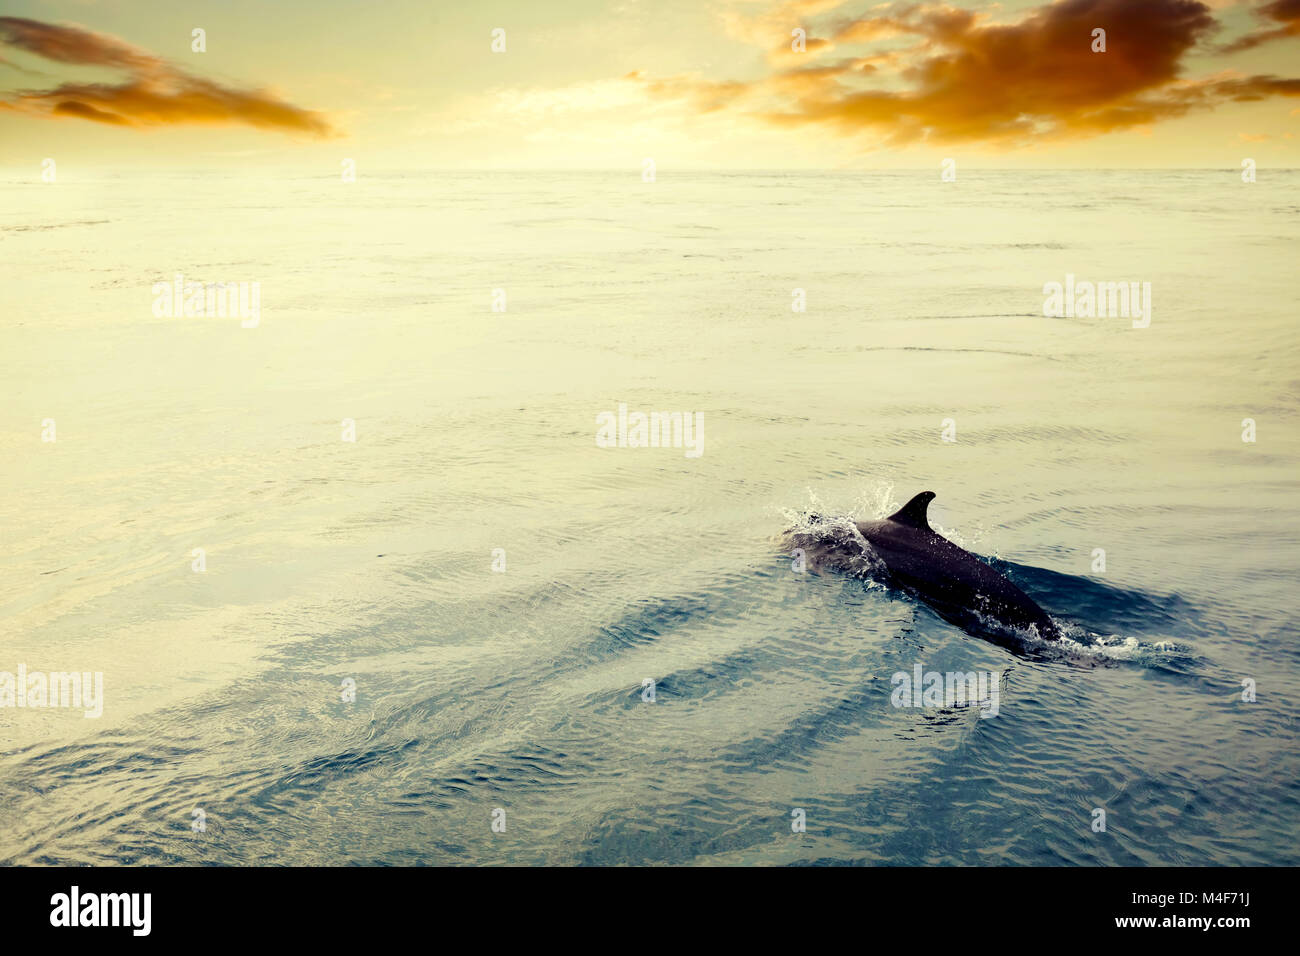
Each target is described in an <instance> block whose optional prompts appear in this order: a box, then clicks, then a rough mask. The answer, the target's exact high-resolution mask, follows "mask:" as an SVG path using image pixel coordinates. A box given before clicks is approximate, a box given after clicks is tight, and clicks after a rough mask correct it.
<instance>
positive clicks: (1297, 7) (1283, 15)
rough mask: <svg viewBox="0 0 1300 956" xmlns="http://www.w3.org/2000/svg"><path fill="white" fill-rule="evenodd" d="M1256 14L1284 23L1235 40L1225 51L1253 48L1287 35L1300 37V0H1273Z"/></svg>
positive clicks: (1256, 11) (1233, 51)
mask: <svg viewBox="0 0 1300 956" xmlns="http://www.w3.org/2000/svg"><path fill="white" fill-rule="evenodd" d="M1255 13H1256V15H1258V16H1261V17H1263V18H1265V19H1266V20H1272V21H1274V22H1275V23H1280V24H1282V25H1281V26H1280V27H1274V28H1272V29H1271V30H1256V31H1255V32H1254V33H1248V34H1246V35H1245V36H1244V37H1241V38H1240V39H1239V40H1234V41H1233V42H1232V43H1229V44H1228V45H1227V46H1225V47H1224V48H1223V52H1224V53H1236V52H1237V51H1239V50H1251V49H1254V48H1255V47H1257V46H1259V45H1260V44H1261V43H1268V42H1269V41H1271V40H1281V39H1283V38H1285V37H1300V0H1273V2H1272V3H1266V4H1264V5H1263V6H1262V7H1259V8H1258V9H1257V10H1255Z"/></svg>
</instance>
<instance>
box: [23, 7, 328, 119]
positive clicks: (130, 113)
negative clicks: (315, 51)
mask: <svg viewBox="0 0 1300 956" xmlns="http://www.w3.org/2000/svg"><path fill="white" fill-rule="evenodd" d="M0 43H3V44H5V45H7V46H9V47H12V48H14V49H17V50H22V51H23V52H26V53H30V54H33V55H35V56H39V57H42V58H43V59H46V60H51V61H54V62H56V63H68V64H75V65H79V66H102V67H109V68H113V69H119V70H124V71H126V72H127V73H128V78H127V79H125V80H123V81H122V82H120V83H64V84H61V85H59V86H57V87H54V88H52V89H46V90H18V91H15V92H13V93H11V94H10V95H9V96H8V97H7V99H5V100H3V101H0V103H2V104H3V105H4V106H6V107H7V108H8V109H10V110H16V111H20V112H26V113H34V114H38V115H43V116H50V117H73V118H77V119H85V120H91V121H93V122H97V123H108V124H112V125H115V126H154V125H163V124H180V123H214V124H215V123H221V124H234V123H243V124H246V125H249V126H257V127H261V128H264V129H278V130H281V131H285V132H298V133H305V134H308V135H311V136H329V135H331V134H332V133H333V130H332V128H331V127H330V124H329V123H328V122H327V121H326V119H325V118H324V117H323V116H322V115H321V114H320V113H317V112H315V111H313V110H306V109H302V108H300V107H297V106H294V105H293V104H291V103H287V102H285V101H284V100H282V99H280V98H279V97H278V96H276V95H274V94H272V93H269V92H266V91H264V90H248V89H237V88H233V87H229V86H224V85H222V84H220V83H216V82H214V81H212V80H206V79H203V78H201V77H197V76H194V75H192V74H190V73H187V72H185V71H184V70H182V69H180V68H179V67H177V66H175V65H173V64H170V63H168V62H167V61H166V60H164V59H162V58H161V57H158V56H155V55H153V54H151V53H148V52H147V51H144V50H140V49H138V48H136V47H133V46H131V45H130V44H128V43H126V42H124V41H122V40H119V39H118V38H117V37H112V36H108V35H106V34H102V33H95V32H93V31H91V30H85V29H82V28H80V27H72V26H60V25H55V24H50V23H42V22H40V21H39V20H29V19H26V18H23V17H0Z"/></svg>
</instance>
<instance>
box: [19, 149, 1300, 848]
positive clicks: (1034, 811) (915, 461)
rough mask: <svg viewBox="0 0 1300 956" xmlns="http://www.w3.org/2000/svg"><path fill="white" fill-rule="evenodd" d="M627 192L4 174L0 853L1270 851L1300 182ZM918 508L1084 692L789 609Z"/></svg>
mask: <svg viewBox="0 0 1300 956" xmlns="http://www.w3.org/2000/svg"><path fill="white" fill-rule="evenodd" d="M639 172H640V170H639V169H637V170H635V171H633V172H631V173H629V174H623V173H609V174H595V173H592V174H566V175H562V174H538V173H519V174H513V173H493V174H482V175H480V174H467V173H461V174H429V173H420V174H416V173H410V174H403V175H397V174H392V175H364V174H363V175H362V176H361V178H360V179H359V181H358V182H356V183H355V184H343V183H341V182H338V181H337V180H336V179H334V178H324V177H321V178H302V177H297V176H294V175H290V174H288V173H283V172H278V173H276V172H273V173H269V174H267V175H266V176H258V175H254V174H251V173H250V174H239V175H232V174H229V173H204V174H194V175H185V176H178V175H154V174H144V173H132V174H121V175H98V176H89V177H79V176H78V175H77V174H76V173H75V172H72V171H69V170H67V169H66V168H65V169H63V170H61V180H60V181H59V182H58V183H55V184H44V183H39V182H33V181H31V177H29V176H28V175H26V174H25V173H24V174H23V175H22V176H18V175H14V174H11V175H9V176H8V177H6V178H5V179H4V180H3V182H2V183H0V197H2V199H3V201H0V288H3V289H4V298H5V305H6V308H4V309H3V312H2V313H0V326H2V327H3V342H4V345H3V348H0V375H2V376H3V383H4V393H3V394H4V401H3V403H2V404H0V454H3V460H4V467H3V471H2V472H0V481H2V484H0V491H3V494H2V495H0V517H2V524H3V528H4V541H5V546H4V548H3V550H2V553H0V650H2V653H0V671H10V672H14V671H16V669H17V668H18V666H19V665H24V666H25V667H26V668H27V669H28V670H29V671H65V670H77V671H90V672H95V671H99V672H102V673H103V675H104V696H105V703H104V710H103V716H102V717H100V718H98V719H86V718H84V717H82V716H81V714H80V712H70V711H68V710H61V709H49V708H46V709H34V708H24V709H19V708H16V707H5V708H0V741H2V742H0V751H2V753H0V861H3V862H5V863H27V864H30V863H147V864H161V863H220V864H272V863H296V864H317V863H319V864H340V863H348V864H352V863H360V864H373V863H385V864H414V863H463V864H489V863H516V864H536V863H554V864H568V863H595V864H612V863H633V864H642V863H674V864H686V863H697V864H753V863H775V864H781V863H802V862H833V863H848V862H860V863H868V864H1006V863H1010V864H1089V865H1094V864H1103V865H1105V864H1245V863H1271V864H1279V863H1285V864H1295V863H1297V862H1300V860H1297V851H1296V845H1297V835H1298V833H1300V824H1298V820H1300V785H1298V784H1297V737H1298V730H1300V727H1298V726H1297V722H1296V720H1295V716H1296V710H1297V703H1298V701H1300V692H1298V690H1297V683H1298V682H1300V641H1298V640H1297V638H1298V635H1297V628H1296V624H1295V612H1296V608H1297V591H1296V577H1297V571H1298V570H1300V544H1298V543H1297V542H1298V541H1300V535H1298V534H1297V531H1298V530H1300V529H1298V528H1297V509H1296V494H1297V490H1298V489H1297V474H1298V473H1297V468H1296V466H1297V458H1298V455H1300V440H1298V439H1297V424H1298V423H1300V416H1298V415H1297V403H1298V399H1300V372H1297V367H1300V362H1298V359H1300V354H1298V353H1300V349H1298V348H1297V345H1298V343H1300V336H1298V335H1297V332H1296V327H1297V326H1296V322H1297V320H1296V304H1295V301H1296V300H1295V291H1296V285H1295V255H1296V252H1295V250H1296V245H1295V242H1296V238H1297V225H1296V223H1297V212H1300V199H1297V190H1298V189H1300V174H1298V173H1295V172H1289V171H1283V172H1277V171H1268V170H1265V171H1263V172H1261V174H1260V181H1259V182H1258V183H1256V184H1253V185H1248V184H1243V183H1242V182H1241V181H1240V178H1239V176H1238V174H1237V173H1236V172H1234V171H1222V172H1219V171H1205V172H1197V171H1151V172H1120V171H1116V172H1101V173H1087V172H1073V171H1061V172H1038V173H1008V172H980V171H962V172H961V173H960V178H959V180H958V181H957V182H955V183H941V182H940V181H939V178H938V175H937V174H936V173H931V172H925V173H920V172H917V173H911V172H890V173H860V174H858V173H837V174H781V173H772V174H734V175H727V174H710V175H705V174H691V175H684V174H673V173H672V172H671V171H669V170H664V169H661V170H660V176H659V181H658V182H655V183H643V182H641V181H640V178H639ZM176 273H181V274H183V275H184V277H185V278H186V280H189V281H198V282H205V283H207V282H221V281H229V282H239V281H245V282H258V283H260V294H261V298H260V306H261V315H260V323H259V324H258V326H257V327H256V328H242V327H241V324H240V322H239V321H238V320H237V319H231V318H215V317H188V318H186V317H172V318H168V317H156V316H155V315H154V314H153V311H152V305H153V301H154V295H153V292H152V286H153V284H154V283H156V282H168V281H171V280H172V278H173V276H174V275H175V274H176ZM1067 274H1072V275H1074V276H1075V277H1076V279H1078V280H1089V281H1138V282H1150V283H1151V285H1152V313H1153V314H1152V319H1151V323H1150V326H1149V327H1148V328H1142V329H1135V328H1133V327H1132V322H1131V321H1130V320H1129V319H1128V318H1125V317H1109V316H1107V317H1073V318H1066V317H1061V318H1047V317H1044V316H1043V314H1042V308H1043V300H1044V295H1043V291H1042V290H1043V285H1044V283H1047V282H1051V281H1057V282H1064V281H1065V277H1066V275H1067ZM498 289H499V290H503V291H504V293H505V303H506V311H504V312H494V311H493V310H492V306H493V302H494V298H493V296H494V290H498ZM796 289H802V290H803V291H804V295H805V296H806V311H804V312H796V311H793V310H792V302H793V301H794V295H795V293H794V290H796ZM497 301H498V302H499V301H500V299H499V298H498V299H497ZM619 403H626V404H627V406H628V408H629V409H630V410H632V411H638V410H639V411H647V412H648V411H652V410H654V411H682V412H690V413H696V412H698V413H702V414H703V421H704V433H703V452H704V453H703V454H702V455H701V456H699V457H698V458H692V457H688V456H687V455H685V454H684V452H683V450H682V449H674V448H601V447H598V446H597V444H596V441H595V435H596V417H597V415H598V414H599V413H601V412H603V411H610V412H616V411H617V409H618V406H619ZM1247 418H1249V419H1252V420H1253V421H1254V422H1255V428H1256V441H1254V442H1244V441H1243V440H1242V434H1243V420H1244V419H1247ZM47 419H52V420H53V427H54V428H55V437H56V440H55V441H53V442H49V441H42V431H43V429H47V428H48V423H46V420H47ZM344 419H352V420H354V421H355V429H356V441H355V442H348V441H344V440H342V437H343V424H342V423H343V420H344ZM945 419H951V422H950V423H949V426H948V428H949V433H950V437H951V434H952V431H953V430H954V429H955V437H956V441H944V440H943V438H942V433H943V430H944V427H945V424H944V422H945ZM927 489H928V490H932V491H935V492H936V493H937V494H938V498H937V500H936V501H935V502H934V504H933V505H932V506H931V509H930V513H931V518H932V520H933V521H934V522H935V523H936V526H938V527H941V528H942V530H943V531H944V532H945V533H946V534H948V535H949V536H950V537H952V538H953V540H955V541H957V542H958V543H960V544H962V545H964V546H965V547H967V548H970V549H971V550H973V551H975V552H977V553H979V554H982V555H985V556H988V557H990V558H991V559H994V560H996V561H998V562H1000V567H1002V568H1003V569H1004V570H1005V571H1006V573H1008V574H1009V575H1010V576H1011V577H1012V579H1013V580H1014V581H1015V582H1016V583H1017V584H1018V585H1019V586H1020V587H1021V588H1023V589H1024V590H1025V591H1027V592H1028V593H1029V594H1031V595H1032V596H1033V597H1034V598H1035V599H1036V600H1037V601H1038V602H1039V603H1040V604H1042V605H1043V606H1044V607H1045V608H1047V609H1048V610H1049V611H1050V612H1051V613H1052V615H1053V616H1054V617H1055V618H1056V619H1057V620H1058V621H1059V622H1061V624H1062V625H1063V626H1064V627H1066V629H1067V632H1068V633H1069V635H1070V641H1069V650H1070V653H1069V654H1066V655H1061V656H1059V657H1057V658H1051V659H1044V658H1042V657H1039V656H1035V655H1032V654H1031V655H1023V654H1014V653H1011V652H1010V651H1009V650H1007V649H1005V648H1002V647H999V646H997V645H995V644H991V643H989V642H987V641H983V640H980V639H979V638H977V637H975V636H972V635H971V634H968V633H966V632H964V631H962V630H960V629H958V628H956V627H954V626H952V625H950V624H948V623H946V622H944V621H943V620H942V619H941V618H939V617H938V616H937V615H936V614H935V613H934V612H933V611H931V610H930V609H929V608H927V607H926V606H925V605H922V604H918V603H917V602H915V601H914V600H912V599H911V598H908V597H907V596H905V595H902V594H898V593H895V592H892V591H890V590H888V589H885V588H881V587H879V586H876V585H873V584H872V583H871V582H864V581H862V580H858V579H854V578H850V577H846V576H843V575H836V574H828V575H821V576H817V575H810V574H797V573H794V572H793V571H792V567H791V558H790V556H789V555H788V554H785V553H784V552H783V551H782V548H781V537H780V536H781V533H782V531H784V529H785V528H787V527H788V526H789V525H790V523H791V521H792V520H795V519H796V518H797V516H798V515H799V514H801V513H803V512H805V511H808V510H816V511H818V512H819V513H830V514H841V515H855V516H857V517H859V518H865V517H874V516H878V515H881V514H885V513H887V512H888V511H889V510H892V508H893V507H897V506H898V505H899V504H901V503H902V502H903V501H906V500H907V499H908V498H909V497H911V496H912V495H913V494H915V493H916V492H918V491H922V490H927ZM195 549H202V551H203V562H204V566H205V567H206V570H204V571H202V572H201V573H200V572H196V571H195V570H194V563H195V562H196V561H197V560H198V558H197V557H196V555H195ZM494 549H503V551H504V562H505V570H504V571H503V572H501V571H494V570H493V563H494V560H495V561H496V563H497V565H498V567H499V566H500V564H501V560H502V558H501V555H500V553H499V552H498V553H497V555H496V557H495V558H494ZM1095 549H1104V552H1105V570H1104V571H1100V570H1094V567H1095V565H1096V562H1097V558H1096V556H1095V553H1094V552H1095ZM916 664H922V665H923V666H924V668H925V669H926V670H937V671H941V672H946V671H968V670H985V671H995V672H1002V673H1003V677H1002V684H1001V701H1000V710H999V714H998V716H997V717H996V719H981V718H980V717H979V716H978V711H976V710H975V709H973V708H948V709H935V708H931V709H921V710H915V709H903V708H896V707H894V706H892V705H891V699H890V697H891V691H892V690H893V685H892V680H891V678H892V675H893V674H895V673H896V672H899V671H906V672H911V671H912V669H913V667H914V666H915V665H916ZM349 679H350V680H352V681H354V682H355V694H356V699H355V702H351V703H348V702H344V701H343V700H342V699H341V696H342V691H341V688H342V686H343V684H344V682H345V681H347V680H349ZM645 679H651V680H653V681H655V685H654V690H655V693H654V701H653V703H650V702H647V701H646V700H644V699H643V689H642V683H643V681H644V680H645ZM1247 679H1249V680H1252V681H1254V682H1255V688H1256V695H1257V699H1256V700H1255V701H1254V702H1247V701H1243V699H1242V696H1243V681H1245V680H1247ZM196 809H199V810H202V811H203V819H204V822H205V824H206V828H205V829H204V830H202V832H196V831H195V830H194V829H193V825H194V824H195V822H196V821H197V820H198V819H199V818H198V817H196V815H195V813H194V811H195V810H196ZM1098 809H1102V810H1104V811H1105V813H1106V830H1105V832H1094V829H1093V821H1094V819H1095V811H1096V810H1098ZM498 810H500V811H504V820H505V830H504V832H494V830H493V820H494V811H498ZM794 810H802V811H804V814H805V816H806V821H807V823H806V832H803V833H796V832H792V827H791V823H792V820H793V819H794V817H792V811H794ZM496 818H497V819H500V818H501V814H500V813H497V814H496Z"/></svg>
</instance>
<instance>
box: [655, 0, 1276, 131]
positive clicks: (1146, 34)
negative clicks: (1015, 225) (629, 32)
mask: <svg viewBox="0 0 1300 956" xmlns="http://www.w3.org/2000/svg"><path fill="white" fill-rule="evenodd" d="M1298 6H1300V0H1277V2H1276V3H1273V4H1269V5H1268V6H1267V7H1265V8H1263V9H1264V10H1267V11H1270V12H1269V14H1268V15H1270V16H1272V17H1274V18H1275V19H1276V18H1278V17H1280V16H1282V15H1284V14H1287V13H1288V11H1290V10H1291V8H1292V7H1298ZM1097 28H1100V29H1104V30H1105V31H1106V50H1105V52H1097V53H1094V52H1093V51H1092V45H1093V35H1092V34H1093V30H1094V29H1097ZM1218 29H1219V23H1218V21H1217V20H1216V19H1215V18H1214V16H1213V14H1212V11H1211V9H1210V8H1209V7H1208V6H1206V5H1205V4H1203V3H1200V2H1197V0H1143V2H1141V3H1136V2H1133V0H1059V2H1055V3H1049V4H1046V5H1044V6H1041V7H1038V8H1035V9H1033V10H1031V11H1028V12H1027V13H1026V14H1025V15H1023V16H1022V17H1021V18H1020V19H1019V20H1018V21H1016V22H1012V23H994V22H988V20H987V19H986V18H985V17H984V16H983V15H977V14H974V13H972V12H970V11H966V10H960V9H957V8H954V7H950V6H946V5H941V4H925V3H921V4H909V5H898V4H893V5H882V7H881V8H877V9H876V10H875V11H873V12H872V13H871V14H870V15H867V16H862V17H858V18H856V19H852V20H843V19H841V20H840V21H839V22H838V24H837V25H835V26H834V27H833V28H832V29H831V31H830V35H831V37H832V39H833V42H834V43H835V44H836V45H837V46H852V45H854V44H864V43H867V44H869V43H875V42H877V41H880V40H882V39H888V38H895V37H898V36H908V37H911V38H913V40H912V43H911V45H910V46H909V47H907V48H905V49H887V50H885V51H873V50H871V49H870V48H868V49H867V50H865V51H864V55H861V56H857V57H853V58H847V59H843V60H840V61H839V62H838V63H834V64H830V65H826V66H818V67H805V68H802V69H787V70H782V71H778V72H775V73H772V74H769V75H768V76H766V77H763V78H761V79H758V80H755V81H752V82H749V83H745V84H727V85H725V87H724V85H722V84H718V83H711V84H710V88H711V90H712V92H713V94H714V98H715V102H714V107H713V108H715V109H716V108H718V103H717V97H718V96H719V94H721V95H722V96H723V97H724V98H725V99H726V100H727V105H730V106H731V107H733V108H743V109H745V110H747V111H748V112H750V113H751V114H752V115H755V116H757V117H759V118H760V119H763V120H765V121H767V122H769V123H773V124H778V125H784V126H805V125H820V126H823V127H826V128H828V129H833V130H836V131H838V132H841V133H845V134H849V135H864V134H867V135H872V136H875V137H877V138H879V139H881V140H883V141H884V142H885V143H888V144H890V145H906V144H909V143H914V142H919V141H928V142H984V143H988V144H992V145H995V146H1002V147H1012V146H1021V145H1027V144H1031V143H1034V142H1039V141H1043V140H1046V139H1062V138H1071V137H1082V136H1092V135H1097V134H1101V133H1107V132H1111V131H1115V130H1122V129H1129V128H1134V127H1145V126H1149V125H1151V124H1153V123H1156V122H1159V121H1161V120H1164V119H1169V118H1172V117H1177V116H1181V115H1184V114H1186V113H1187V112H1189V111H1191V110H1196V109H1212V108H1214V107H1215V106H1217V105H1219V104H1221V103H1224V102H1231V101H1248V100H1257V99H1263V98H1265V97H1272V96H1297V95H1300V80H1295V79H1288V78H1285V77H1277V76H1251V77H1235V78H1226V79H1225V78H1223V75H1220V77H1217V78H1213V79H1207V80H1201V81H1188V80H1186V79H1184V78H1183V77H1182V71H1183V63H1184V60H1185V58H1186V57H1187V56H1188V54H1189V53H1191V52H1193V51H1194V50H1195V49H1196V48H1197V47H1198V45H1200V44H1201V43H1203V42H1204V41H1205V40H1206V39H1207V38H1209V37H1210V36H1212V35H1213V34H1214V33H1215V32H1216V31H1217V30H1218ZM881 66H885V67H888V68H889V69H890V70H891V72H890V73H889V74H885V73H884V71H883V70H881V69H880V68H879V67H881ZM880 81H884V82H883V85H870V86H869V85H867V84H868V83H872V84H875V83H879V82H880ZM680 82H682V83H683V84H684V85H686V86H688V87H689V83H686V82H685V81H680ZM673 88H674V84H673V83H671V82H664V81H660V83H659V89H660V91H661V92H669V93H671V92H672V91H673ZM652 92H653V90H652Z"/></svg>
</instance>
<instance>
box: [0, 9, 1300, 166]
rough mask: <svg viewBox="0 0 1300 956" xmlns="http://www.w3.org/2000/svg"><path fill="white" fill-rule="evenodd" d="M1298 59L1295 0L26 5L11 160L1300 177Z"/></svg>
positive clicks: (6, 155)
mask: <svg viewBox="0 0 1300 956" xmlns="http://www.w3.org/2000/svg"><path fill="white" fill-rule="evenodd" d="M196 27H201V28H203V29H204V30H205V31H206V47H207V49H206V52H202V53H199V52H193V51H192V49H191V44H192V37H191V31H192V30H193V29H194V28H196ZM496 28H500V29H503V30H504V31H505V51H504V52H493V50H492V43H493V37H492V31H493V30H494V29H496ZM796 28H801V29H802V30H804V31H805V32H806V37H807V40H806V44H805V49H804V50H803V51H802V52H799V51H795V50H793V49H792V43H793V42H794V38H793V37H792V31H793V30H795V29H796ZM1096 28H1101V29H1104V30H1106V51H1105V52H1104V53H1100V52H1093V50H1092V45H1093V43H1094V41H1093V37H1092V31H1093V30H1094V29H1096ZM1297 54H1300V0H1269V2H1258V0H1253V2H1241V3H1239V2H1232V0H1217V2H1214V3H1209V4H1204V3H1198V2H1195V0H1062V2H1057V3H1033V2H1019V0H1011V2H1007V3H1001V4H998V3H958V4H941V3H924V2H923V3H895V4H889V3H870V2H866V3H844V2H838V0H793V2H785V3H782V2H768V0H712V2H710V0H611V2H600V0H564V2H559V0H556V2H546V0H529V2H524V0H508V2H507V0H474V2H472V3H437V2H430V0H383V2H360V0H357V2H342V0H310V2H308V0H273V2H272V0H222V2H219V3H218V2H186V0H175V2H168V3H165V4H163V3H157V2H152V0H150V2H143V0H141V2H126V0H55V2H32V0H16V2H13V0H11V2H9V3H7V4H6V10H5V15H4V16H3V17H0V164H2V165H4V166H6V167H19V168H28V167H30V168H38V167H39V164H40V162H41V159H42V158H44V157H54V158H56V159H57V160H58V162H59V166H60V169H62V170H68V169H72V168H76V167H77V166H83V167H86V168H104V167H128V166H140V165H147V166H158V165H174V166H177V167H194V166H215V165H249V166H253V165H258V164H267V163H273V164H277V165H284V164H290V165H300V166H302V167H304V168H306V169H309V168H312V167H315V166H319V167H321V168H322V170H325V169H330V170H335V169H337V168H338V165H339V159H340V158H341V157H351V158H354V159H355V160H356V162H357V165H358V168H359V169H361V170H364V169H366V168H371V169H379V168H406V167H426V166H434V167H507V168H513V167H542V168H575V167H576V168H591V167H598V168H618V167H632V168H637V169H639V168H640V165H641V161H642V159H643V158H644V157H652V158H654V159H655V161H656V164H657V165H658V167H659V168H660V169H661V170H664V169H670V168H673V167H690V168H700V167H714V168H743V167H773V168H786V167H849V168H852V167H901V166H924V165H936V166H937V164H938V163H939V161H940V159H942V158H944V157H949V156H951V157H954V158H956V159H957V160H958V162H959V163H960V164H965V165H973V166H1047V167H1061V166H1065V167H1069V166H1195V167H1220V168H1226V167H1236V166H1238V165H1239V163H1240V161H1241V159H1242V158H1243V157H1246V156H1250V157H1252V158H1254V159H1255V160H1256V161H1257V162H1258V163H1259V164H1260V165H1262V166H1269V165H1271V166H1297V165H1300V141H1297V139H1296V137H1295V131H1296V130H1297V127H1298V126H1300V56H1298V55H1297Z"/></svg>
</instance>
